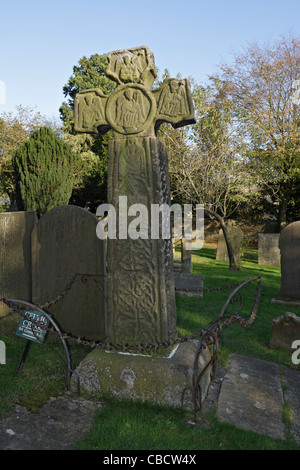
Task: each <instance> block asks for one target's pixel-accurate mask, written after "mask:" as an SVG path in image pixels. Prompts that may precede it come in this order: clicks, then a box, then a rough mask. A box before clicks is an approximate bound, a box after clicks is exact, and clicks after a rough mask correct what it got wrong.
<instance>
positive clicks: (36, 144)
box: [14, 127, 78, 216]
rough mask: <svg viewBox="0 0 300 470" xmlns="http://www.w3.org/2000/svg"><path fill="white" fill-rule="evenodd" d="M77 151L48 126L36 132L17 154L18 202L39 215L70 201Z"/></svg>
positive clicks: (15, 157)
mask: <svg viewBox="0 0 300 470" xmlns="http://www.w3.org/2000/svg"><path fill="white" fill-rule="evenodd" d="M77 160H78V157H77V154H76V153H75V152H73V151H72V149H71V148H70V146H69V145H68V144H67V143H66V142H64V141H63V140H62V139H59V138H58V137H57V136H56V135H55V134H54V132H53V131H52V130H51V129H50V128H48V127H41V128H40V129H39V130H37V131H35V132H33V133H32V134H31V136H30V138H29V140H28V141H26V142H24V143H23V144H22V145H21V146H20V147H19V148H18V149H17V150H16V152H15V154H14V166H15V177H16V195H17V204H18V208H19V209H20V210H35V211H36V212H37V214H38V215H39V216H41V215H42V214H44V213H45V212H46V211H47V210H50V209H52V208H53V207H56V206H59V205H62V204H68V202H69V200H70V197H71V193H72V189H73V186H74V178H75V176H74V175H75V174H76V165H77Z"/></svg>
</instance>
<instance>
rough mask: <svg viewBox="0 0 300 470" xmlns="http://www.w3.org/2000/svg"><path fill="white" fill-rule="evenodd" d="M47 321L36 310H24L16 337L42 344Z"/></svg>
mask: <svg viewBox="0 0 300 470" xmlns="http://www.w3.org/2000/svg"><path fill="white" fill-rule="evenodd" d="M48 325H49V320H48V318H47V317H45V315H43V314H42V313H41V312H39V311H37V310H25V311H24V313H23V315H22V317H21V320H20V323H19V325H18V328H17V331H16V335H17V336H21V338H25V339H28V340H30V341H35V342H37V343H42V342H43V341H44V339H45V336H46V333H47V328H48Z"/></svg>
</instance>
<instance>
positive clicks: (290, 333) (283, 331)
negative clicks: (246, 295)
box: [269, 312, 300, 351]
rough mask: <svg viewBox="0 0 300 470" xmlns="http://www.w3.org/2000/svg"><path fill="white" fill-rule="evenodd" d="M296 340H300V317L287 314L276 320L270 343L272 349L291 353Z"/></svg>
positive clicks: (273, 324)
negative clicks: (285, 350)
mask: <svg viewBox="0 0 300 470" xmlns="http://www.w3.org/2000/svg"><path fill="white" fill-rule="evenodd" d="M295 340H300V317H297V315H295V314H294V313H291V312H286V313H285V314H284V315H282V316H281V317H278V318H274V320H273V322H272V329H271V335H270V341H269V346H270V348H275V349H287V350H288V351H291V347H292V343H293V342H294V341H295Z"/></svg>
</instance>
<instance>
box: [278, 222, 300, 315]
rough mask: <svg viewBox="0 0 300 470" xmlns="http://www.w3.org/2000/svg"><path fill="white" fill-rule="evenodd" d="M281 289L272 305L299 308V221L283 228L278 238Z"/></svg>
mask: <svg viewBox="0 0 300 470" xmlns="http://www.w3.org/2000/svg"><path fill="white" fill-rule="evenodd" d="M279 248H280V253H281V287H280V291H279V292H278V294H277V295H276V296H275V298H274V299H272V303H278V304H286V305H295V306H297V307H300V221H297V222H293V223H291V224H289V225H288V226H287V227H285V228H284V229H283V230H282V232H281V234H280V238H279Z"/></svg>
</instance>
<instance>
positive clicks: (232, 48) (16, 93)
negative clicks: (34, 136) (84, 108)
mask: <svg viewBox="0 0 300 470" xmlns="http://www.w3.org/2000/svg"><path fill="white" fill-rule="evenodd" d="M289 33H291V34H293V35H296V36H300V1H299V0H247V1H246V0H189V1H184V0H172V1H171V0H148V2H145V1H144V2H142V1H138V0H114V1H107V0H106V1H103V0H84V1H82V0H80V1H78V0H52V1H51V2H50V1H49V2H48V1H44V0H38V1H36V0H28V1H26V0H22V1H21V0H17V1H16V0H10V1H8V0H6V1H4V0H0V115H1V114H2V113H4V112H15V111H16V106H18V105H22V106H24V107H29V108H34V109H35V110H36V111H38V112H40V113H41V114H42V115H43V116H47V117H48V118H50V119H53V118H58V117H59V107H60V105H61V104H62V102H63V101H66V98H65V97H64V95H63V91H62V90H63V86H64V85H65V84H66V83H67V81H68V79H69V77H70V76H71V75H72V73H73V67H74V66H75V65H77V64H78V61H79V60H80V58H82V57H83V56H86V57H90V56H91V55H92V54H96V53H97V54H104V53H108V52H110V51H114V50H118V49H127V48H132V47H138V46H148V47H149V48H150V50H151V51H152V52H153V54H154V57H155V64H156V66H157V67H158V69H159V71H160V72H161V73H162V72H163V71H164V70H165V69H168V70H169V72H170V75H171V77H175V76H176V75H177V74H178V73H180V74H181V76H182V77H183V78H188V77H193V79H195V80H196V82H197V83H199V84H200V83H202V84H205V83H208V77H209V75H211V74H213V73H216V72H217V71H218V66H219V65H220V63H221V62H222V61H225V62H227V63H230V62H231V61H233V54H234V53H238V52H239V51H240V52H241V51H242V50H243V48H245V47H247V45H249V44H251V43H253V42H258V43H259V44H264V43H267V42H272V41H276V40H277V39H279V38H280V36H282V35H288V34H289Z"/></svg>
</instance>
